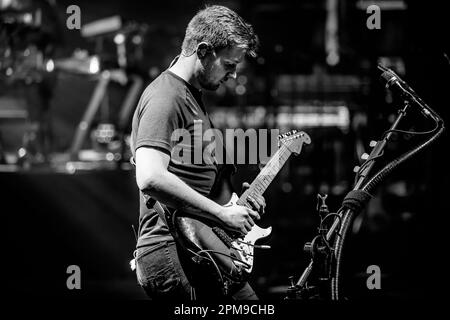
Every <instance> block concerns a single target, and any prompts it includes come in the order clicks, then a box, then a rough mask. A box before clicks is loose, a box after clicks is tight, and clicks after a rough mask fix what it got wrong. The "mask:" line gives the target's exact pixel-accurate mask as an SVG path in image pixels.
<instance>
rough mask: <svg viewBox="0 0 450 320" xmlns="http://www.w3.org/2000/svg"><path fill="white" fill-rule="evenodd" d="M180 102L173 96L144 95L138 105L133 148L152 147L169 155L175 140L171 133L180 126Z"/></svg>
mask: <svg viewBox="0 0 450 320" xmlns="http://www.w3.org/2000/svg"><path fill="white" fill-rule="evenodd" d="M180 104H181V102H180V101H179V99H177V97H173V96H163V95H161V94H160V95H158V96H151V97H150V96H146V95H145V93H144V96H143V97H142V98H141V100H140V102H139V105H138V108H139V109H138V110H139V114H138V127H137V133H136V138H135V139H136V140H135V144H134V149H135V150H137V149H138V148H140V147H154V148H157V149H161V150H162V151H164V152H166V153H167V154H169V155H170V153H171V151H172V148H173V146H174V143H175V141H172V139H171V138H172V134H173V132H174V131H175V129H177V128H181V127H182V123H181V120H180V116H179V113H180V108H181V106H180Z"/></svg>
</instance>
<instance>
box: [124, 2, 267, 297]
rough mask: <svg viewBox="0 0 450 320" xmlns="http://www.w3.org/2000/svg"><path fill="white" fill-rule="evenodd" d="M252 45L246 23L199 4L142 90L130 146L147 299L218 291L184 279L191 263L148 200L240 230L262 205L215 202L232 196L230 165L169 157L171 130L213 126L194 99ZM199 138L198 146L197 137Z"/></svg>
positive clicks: (230, 72) (232, 71)
mask: <svg viewBox="0 0 450 320" xmlns="http://www.w3.org/2000/svg"><path fill="white" fill-rule="evenodd" d="M257 42H258V41H257V37H256V35H255V34H254V32H253V29H252V27H251V25H249V24H247V23H246V22H244V20H243V19H242V18H241V17H239V16H238V15H237V14H236V13H235V12H233V11H232V10H230V9H228V8H225V7H222V6H210V7H206V8H205V9H203V10H201V11H199V12H198V13H197V14H196V15H195V16H194V18H193V19H192V20H191V21H190V23H189V25H188V27H187V29H186V35H185V38H184V41H183V45H182V52H181V54H180V56H179V57H178V58H177V60H175V62H174V63H172V65H171V66H170V68H169V69H168V70H166V71H164V72H163V73H162V74H161V75H160V76H159V77H158V78H156V79H155V80H154V81H153V82H152V83H151V84H150V85H149V86H148V87H147V88H146V90H145V91H144V93H143V94H142V97H141V99H140V101H139V104H138V107H137V109H136V111H135V114H134V117H133V125H132V143H131V149H132V152H133V157H134V159H135V164H136V181H137V185H138V187H139V189H140V217H139V237H138V243H137V250H136V260H135V261H136V272H137V278H138V282H139V283H140V285H141V286H142V287H143V288H144V290H145V292H146V293H147V294H148V296H149V297H150V298H152V299H172V300H184V299H192V298H194V297H197V298H198V299H214V298H221V297H222V296H221V293H220V290H218V288H216V287H215V285H214V281H212V279H210V278H208V275H207V274H203V275H202V276H201V277H200V278H202V279H203V280H204V281H201V280H200V281H199V280H197V281H196V282H195V281H194V282H195V284H194V283H193V282H192V281H191V279H192V277H191V276H192V274H194V273H195V270H194V269H195V268H192V266H191V264H192V263H189V261H185V260H186V257H185V256H184V254H183V252H182V250H181V249H180V248H177V245H176V243H175V242H174V238H173V237H172V235H171V233H170V231H169V229H168V227H167V226H166V225H165V223H164V221H163V219H162V218H161V217H160V216H159V215H158V212H157V211H156V210H155V209H154V208H153V206H152V204H153V203H154V201H153V202H152V201H148V197H151V199H154V200H156V201H159V202H160V203H162V204H164V205H166V206H167V207H169V208H173V209H178V208H183V209H186V208H193V209H196V210H200V211H202V212H203V213H205V214H209V215H212V216H214V217H215V218H218V219H220V220H221V221H222V222H223V223H224V224H225V225H226V226H228V227H229V228H231V229H233V230H235V231H237V232H240V233H242V234H246V233H247V232H248V231H249V230H250V229H251V227H252V226H253V225H254V220H256V219H259V218H260V217H259V214H258V212H257V211H259V212H263V210H264V207H265V203H264V199H263V198H262V197H261V198H259V199H253V200H252V202H253V204H252V205H253V207H254V209H255V210H256V211H255V210H251V209H248V208H247V207H244V206H239V205H232V206H223V205H221V204H225V203H226V202H227V201H228V200H229V199H230V197H231V193H232V187H231V184H230V174H231V171H232V170H230V167H231V169H233V168H234V166H229V165H227V166H225V165H221V166H220V165H218V164H217V163H205V161H202V163H195V161H191V162H183V161H179V159H177V158H176V157H174V156H173V155H172V152H173V148H174V145H175V142H174V141H172V139H171V138H172V134H173V132H174V131H175V130H177V129H185V130H187V131H189V133H190V135H191V137H193V139H194V140H195V139H200V140H201V139H202V136H203V134H201V135H199V134H194V123H196V124H199V123H200V124H201V125H202V131H203V132H205V130H208V129H210V128H211V127H212V124H211V122H210V120H209V117H208V113H207V110H206V109H205V107H204V105H203V103H202V100H201V89H206V90H216V89H217V88H219V86H220V85H221V84H222V83H224V82H225V81H227V79H229V78H230V77H233V78H235V77H236V67H237V65H238V64H239V63H240V62H242V60H243V59H244V57H245V55H246V54H247V55H251V56H256V54H255V49H256V46H257ZM203 132H202V133H203ZM197 142H199V141H197ZM200 143H201V145H203V146H204V145H205V142H204V141H200ZM192 145H196V144H195V142H193V144H192ZM183 152H189V153H191V155H192V153H193V149H190V148H184V149H183ZM202 154H203V153H202ZM213 185H214V190H212V187H213ZM211 199H214V200H215V201H213V200H211ZM219 203H221V204H219ZM197 278H198V276H197ZM194 287H195V290H194ZM234 291H235V292H232V293H231V296H232V298H233V299H256V295H255V293H254V291H253V290H252V288H251V287H250V286H249V285H248V283H245V284H243V285H242V286H240V287H238V288H236V289H235V290H234Z"/></svg>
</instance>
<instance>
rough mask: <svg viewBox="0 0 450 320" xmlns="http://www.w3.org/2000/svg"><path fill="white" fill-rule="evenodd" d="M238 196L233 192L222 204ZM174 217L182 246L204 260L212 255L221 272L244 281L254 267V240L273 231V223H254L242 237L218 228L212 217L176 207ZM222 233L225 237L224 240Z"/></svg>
mask: <svg viewBox="0 0 450 320" xmlns="http://www.w3.org/2000/svg"><path fill="white" fill-rule="evenodd" d="M238 199H239V198H238V196H237V195H236V194H235V193H233V196H232V198H231V200H230V201H229V202H228V203H227V204H226V205H225V206H227V205H228V206H231V205H233V204H234V203H236V201H237V200H238ZM173 219H174V222H175V223H174V225H175V228H176V231H177V233H178V236H179V237H180V238H181V239H180V240H181V241H183V245H184V247H186V248H187V249H189V250H190V251H191V253H192V254H193V255H194V256H195V255H198V256H200V257H204V258H205V259H206V261H208V260H209V259H210V258H213V259H214V260H215V262H216V264H217V267H218V268H219V270H220V272H221V274H222V275H224V276H226V277H227V278H228V279H230V280H232V281H235V282H243V281H245V280H246V279H247V277H248V275H249V274H250V272H251V271H252V269H253V251H254V245H255V243H256V242H257V241H258V240H260V239H263V238H266V237H268V236H269V235H270V233H271V232H272V227H269V228H266V229H263V228H261V227H259V226H257V225H256V224H255V225H254V226H253V228H252V229H251V230H250V231H249V232H248V234H247V235H246V236H245V237H239V236H238V235H237V234H235V233H233V232H231V231H227V230H226V229H225V228H221V227H220V226H218V225H217V223H216V222H214V221H213V220H211V219H207V218H202V217H200V216H196V217H193V216H192V215H188V214H185V213H183V212H182V211H175V212H174V216H173ZM218 233H220V235H218ZM225 237H228V238H227V240H225V241H224V238H225ZM205 250H207V251H205ZM199 260H202V259H201V258H200V259H199Z"/></svg>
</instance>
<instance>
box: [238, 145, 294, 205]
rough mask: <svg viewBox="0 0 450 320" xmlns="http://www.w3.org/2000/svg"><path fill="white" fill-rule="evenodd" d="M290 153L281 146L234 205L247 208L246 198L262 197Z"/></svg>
mask: <svg viewBox="0 0 450 320" xmlns="http://www.w3.org/2000/svg"><path fill="white" fill-rule="evenodd" d="M291 153H292V152H291V151H290V150H289V149H288V148H287V147H286V145H285V144H282V145H281V147H280V148H279V149H278V150H277V152H275V154H274V155H273V156H272V157H271V158H270V160H269V162H267V164H266V165H265V166H264V168H263V169H262V170H261V172H260V173H259V174H258V176H257V177H256V178H255V180H254V181H253V183H252V184H251V185H250V187H249V188H248V189H247V190H246V191H245V192H244V193H243V194H242V195H241V197H240V198H239V200H238V201H237V202H236V203H237V204H238V205H242V206H249V204H248V202H247V197H248V196H249V195H262V194H263V193H264V192H265V191H266V189H267V188H268V187H269V185H270V184H271V182H272V181H273V179H274V178H275V176H276V175H277V174H278V172H279V171H280V170H281V168H283V166H284V164H285V163H286V161H287V160H288V159H289V157H290V155H291Z"/></svg>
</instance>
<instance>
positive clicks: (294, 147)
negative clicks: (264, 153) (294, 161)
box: [278, 130, 311, 155]
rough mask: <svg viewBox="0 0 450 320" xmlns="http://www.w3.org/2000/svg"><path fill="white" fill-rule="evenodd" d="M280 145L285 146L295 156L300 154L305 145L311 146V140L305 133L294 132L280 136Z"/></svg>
mask: <svg viewBox="0 0 450 320" xmlns="http://www.w3.org/2000/svg"><path fill="white" fill-rule="evenodd" d="M278 139H279V145H280V147H281V146H282V145H285V146H286V147H287V148H288V149H289V151H291V152H292V153H295V154H297V155H298V154H300V152H301V151H302V147H303V144H304V143H305V144H310V143H311V138H310V137H309V135H308V134H307V133H305V132H303V131H297V130H292V131H289V132H287V133H284V134H282V135H279V136H278Z"/></svg>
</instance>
